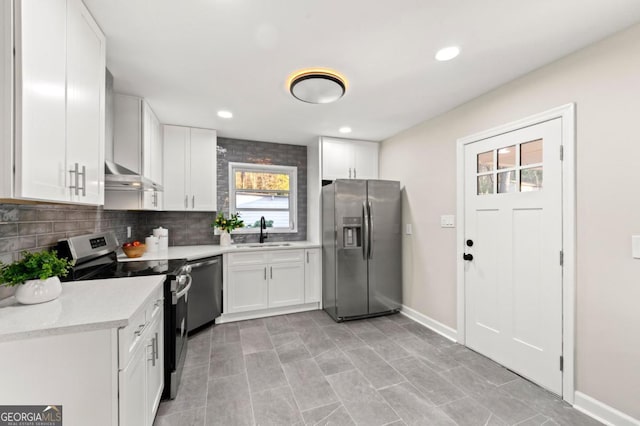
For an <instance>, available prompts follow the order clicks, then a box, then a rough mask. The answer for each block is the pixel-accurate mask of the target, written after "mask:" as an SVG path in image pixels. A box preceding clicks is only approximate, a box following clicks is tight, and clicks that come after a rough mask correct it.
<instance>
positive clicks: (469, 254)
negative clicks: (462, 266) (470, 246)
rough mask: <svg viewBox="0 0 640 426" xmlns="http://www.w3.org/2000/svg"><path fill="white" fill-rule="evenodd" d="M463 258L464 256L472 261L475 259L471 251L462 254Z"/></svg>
mask: <svg viewBox="0 0 640 426" xmlns="http://www.w3.org/2000/svg"><path fill="white" fill-rule="evenodd" d="M462 258H463V259H464V260H469V261H471V260H473V255H472V254H471V253H465V254H463V255H462Z"/></svg>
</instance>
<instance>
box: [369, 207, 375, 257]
mask: <svg viewBox="0 0 640 426" xmlns="http://www.w3.org/2000/svg"><path fill="white" fill-rule="evenodd" d="M367 207H368V211H369V214H368V215H367V216H368V218H369V224H368V226H367V228H368V231H369V235H367V240H369V255H368V258H369V259H373V233H374V229H373V207H372V206H371V201H368V202H367Z"/></svg>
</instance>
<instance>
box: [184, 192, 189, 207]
mask: <svg viewBox="0 0 640 426" xmlns="http://www.w3.org/2000/svg"><path fill="white" fill-rule="evenodd" d="M184 208H185V209H188V208H189V196H188V195H185V196H184Z"/></svg>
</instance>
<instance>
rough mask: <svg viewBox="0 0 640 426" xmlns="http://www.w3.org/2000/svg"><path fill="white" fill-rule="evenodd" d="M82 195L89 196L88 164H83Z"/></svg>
mask: <svg viewBox="0 0 640 426" xmlns="http://www.w3.org/2000/svg"><path fill="white" fill-rule="evenodd" d="M82 196H83V197H86V196H87V166H82Z"/></svg>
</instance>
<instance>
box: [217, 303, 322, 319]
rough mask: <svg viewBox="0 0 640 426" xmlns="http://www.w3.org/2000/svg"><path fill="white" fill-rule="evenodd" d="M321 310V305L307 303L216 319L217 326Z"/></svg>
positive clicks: (221, 316)
mask: <svg viewBox="0 0 640 426" xmlns="http://www.w3.org/2000/svg"><path fill="white" fill-rule="evenodd" d="M318 309H321V308H320V303H319V302H315V303H306V304H303V305H293V306H283V307H280V308H271V309H262V310H259V311H247V312H237V313H233V314H228V313H227V314H222V315H220V316H219V317H218V318H216V324H224V323H226V322H236V321H245V320H250V319H257V318H265V317H273V316H276V315H286V314H295V313H298V312H305V311H315V310H318Z"/></svg>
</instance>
